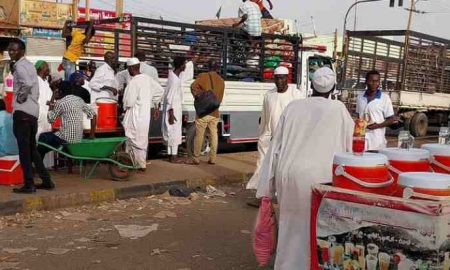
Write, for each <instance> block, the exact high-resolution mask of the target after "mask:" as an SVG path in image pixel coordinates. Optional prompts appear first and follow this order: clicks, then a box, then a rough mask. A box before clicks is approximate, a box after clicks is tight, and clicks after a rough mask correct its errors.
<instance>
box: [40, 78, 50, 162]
mask: <svg viewBox="0 0 450 270" xmlns="http://www.w3.org/2000/svg"><path fill="white" fill-rule="evenodd" d="M38 81H39V99H38V103H39V118H38V130H37V133H36V141H37V140H38V139H39V135H41V134H42V133H44V132H50V131H52V125H51V124H50V123H49V122H48V120H47V114H48V105H47V102H48V101H50V99H51V98H52V95H53V92H52V89H50V85H49V84H48V82H47V81H46V80H44V79H42V78H41V77H40V76H38ZM53 164H54V156H53V152H50V153H49V154H48V155H45V157H44V165H45V167H46V168H50V167H52V166H53Z"/></svg>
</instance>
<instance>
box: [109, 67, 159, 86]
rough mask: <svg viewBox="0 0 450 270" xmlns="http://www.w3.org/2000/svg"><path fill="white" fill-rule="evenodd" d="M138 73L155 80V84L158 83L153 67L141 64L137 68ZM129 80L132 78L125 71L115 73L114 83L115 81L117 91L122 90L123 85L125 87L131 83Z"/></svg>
mask: <svg viewBox="0 0 450 270" xmlns="http://www.w3.org/2000/svg"><path fill="white" fill-rule="evenodd" d="M139 72H140V73H141V74H145V75H147V76H149V77H150V78H152V79H153V80H155V81H156V82H158V83H159V77H158V71H157V70H156V68H155V67H153V66H151V65H149V64H147V63H145V62H141V63H140V67H139ZM131 78H132V77H131V75H130V72H128V70H127V69H125V70H122V71H120V72H117V74H116V81H117V83H118V87H119V88H118V90H123V89H124V85H127V84H128V83H129V82H130V81H131Z"/></svg>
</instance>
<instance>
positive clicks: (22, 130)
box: [13, 111, 51, 187]
mask: <svg viewBox="0 0 450 270" xmlns="http://www.w3.org/2000/svg"><path fill="white" fill-rule="evenodd" d="M37 126H38V124H37V118H36V117H34V116H32V115H29V114H27V113H24V112H22V111H16V112H14V115H13V132H14V136H15V137H16V140H17V145H18V147H19V160H20V164H21V166H22V170H23V174H24V177H25V179H24V180H25V186H27V187H32V186H34V180H33V167H32V164H34V166H35V167H36V170H37V173H38V174H39V177H40V178H41V179H42V181H43V183H44V184H45V183H48V182H51V178H50V174H49V173H48V171H47V169H46V168H45V166H44V162H43V161H42V158H41V156H40V155H39V152H38V151H37V147H36V133H37Z"/></svg>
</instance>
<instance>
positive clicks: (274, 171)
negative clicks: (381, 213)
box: [0, 0, 396, 270]
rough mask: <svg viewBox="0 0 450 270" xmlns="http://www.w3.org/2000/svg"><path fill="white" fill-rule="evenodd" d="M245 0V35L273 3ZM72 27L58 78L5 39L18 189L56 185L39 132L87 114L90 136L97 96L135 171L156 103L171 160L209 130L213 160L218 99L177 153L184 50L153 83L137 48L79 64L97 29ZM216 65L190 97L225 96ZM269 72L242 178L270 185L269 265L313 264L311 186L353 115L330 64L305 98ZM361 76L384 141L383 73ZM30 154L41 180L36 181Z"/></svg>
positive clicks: (343, 148) (56, 134)
mask: <svg viewBox="0 0 450 270" xmlns="http://www.w3.org/2000/svg"><path fill="white" fill-rule="evenodd" d="M243 2H244V3H243V5H242V6H241V9H240V15H241V16H240V17H241V21H240V22H239V23H238V24H237V25H236V26H239V25H244V28H245V30H246V31H247V32H248V33H249V34H250V35H251V36H257V35H260V34H261V32H260V31H261V29H260V24H259V26H258V25H257V23H255V22H256V21H258V20H259V21H260V18H261V16H263V14H265V15H264V16H265V17H269V16H270V13H268V11H267V9H265V7H264V5H263V4H262V0H260V1H253V0H252V1H246V0H244V1H243ZM254 2H257V3H258V4H259V6H258V4H256V3H254ZM268 2H269V4H270V7H272V4H271V3H270V1H268ZM255 8H257V12H256V10H255ZM261 12H262V13H261ZM264 16H263V17H264ZM68 29H69V24H66V26H65V29H64V32H65V33H67V34H66V35H65V37H66V38H67V42H68V46H67V49H66V53H65V54H64V57H63V69H64V73H65V75H64V80H63V78H59V77H58V76H51V74H52V73H51V70H50V67H49V65H48V63H46V62H45V61H38V62H36V63H35V64H34V65H33V64H32V63H31V62H29V61H28V60H27V59H26V57H25V50H26V47H25V43H24V42H23V41H21V40H14V41H12V42H11V43H10V45H9V47H8V51H9V55H10V58H11V60H12V61H13V65H12V72H13V76H14V87H13V93H14V94H13V108H14V111H13V115H12V116H11V115H9V114H8V113H6V111H5V104H4V102H3V101H1V100H0V140H2V143H1V144H0V156H1V155H13V154H18V155H19V158H20V163H21V166H22V169H23V172H24V186H23V187H20V188H15V189H14V190H13V191H14V192H16V193H34V192H35V191H36V189H47V190H52V189H54V188H55V184H54V182H53V181H52V179H51V175H50V174H49V172H48V167H50V166H51V162H52V158H51V157H49V149H48V148H46V147H45V146H42V145H39V146H38V145H37V141H39V142H41V143H43V144H46V145H49V146H52V147H54V148H60V147H63V146H64V145H65V144H70V143H77V142H80V141H81V140H82V139H83V137H84V128H83V119H84V117H85V116H86V117H87V118H88V119H90V120H91V122H90V135H89V138H92V139H93V138H95V131H96V111H95V109H94V107H93V106H92V105H94V104H95V102H96V101H97V99H99V98H108V99H112V100H117V101H119V102H121V105H122V108H123V111H124V118H123V122H122V125H123V128H124V132H125V136H126V137H127V139H128V140H127V144H126V150H127V151H128V152H132V153H133V157H134V158H135V163H136V166H137V167H138V168H139V170H140V171H145V169H146V165H147V161H146V159H147V150H148V149H147V147H148V134H149V128H150V124H151V121H152V120H153V121H154V120H156V119H159V118H160V115H159V114H160V112H162V134H163V138H164V141H165V144H166V146H167V154H168V156H169V161H170V162H173V163H188V164H192V165H198V164H200V159H199V157H200V152H201V147H202V145H203V140H204V136H205V133H206V130H208V131H209V134H210V140H211V153H210V156H209V160H208V163H209V164H215V163H216V158H217V145H218V137H217V126H218V123H219V119H220V112H219V109H218V108H217V107H216V108H214V109H213V110H211V111H208V112H207V113H206V114H202V115H197V117H196V120H195V128H196V135H195V139H194V153H193V157H191V158H189V159H185V158H181V157H179V155H178V148H179V146H180V144H181V143H182V102H183V89H182V85H183V82H184V81H186V80H187V79H191V78H193V71H192V69H193V66H192V62H191V63H188V62H187V60H186V58H185V57H182V56H178V57H174V59H173V64H172V68H173V69H172V70H170V72H169V75H168V82H167V86H166V89H163V88H162V86H161V85H160V83H159V78H158V71H157V69H156V68H154V67H153V66H151V65H149V64H147V63H146V62H145V60H146V55H145V53H144V52H142V51H138V52H136V54H135V55H134V57H132V58H130V59H129V60H128V61H127V69H126V70H123V71H120V72H117V66H118V59H117V56H116V54H115V53H113V52H107V53H105V55H104V64H102V65H101V66H100V67H98V68H97V67H96V65H95V64H94V63H92V62H91V63H89V64H87V65H85V66H82V65H80V66H79V68H78V70H77V69H76V63H77V62H78V61H79V59H80V57H81V53H82V51H83V46H84V44H86V43H87V42H89V40H90V38H92V36H93V35H94V33H95V29H94V27H93V26H92V25H90V26H88V27H87V28H86V30H85V31H80V30H75V29H72V30H71V31H69V30H68ZM69 32H70V34H69ZM187 66H190V68H187ZM219 68H220V63H218V62H216V61H214V60H211V61H210V62H209V66H208V71H207V72H204V73H200V74H199V75H198V76H197V77H196V79H195V81H194V83H193V84H192V85H191V92H192V95H193V96H194V98H195V100H199V99H201V98H203V97H204V96H205V93H206V92H208V91H209V92H212V93H213V94H214V97H215V98H216V99H217V102H219V103H221V102H222V99H223V96H224V91H225V84H224V80H223V78H222V77H221V76H220V74H219V72H218V70H219ZM274 76H275V77H274V80H275V87H274V89H273V90H271V91H268V92H267V93H266V94H265V96H264V102H263V108H262V113H261V121H260V130H259V140H258V154H259V156H258V161H257V168H256V171H255V174H254V175H253V177H252V178H251V179H250V181H249V183H248V185H247V188H248V189H254V190H256V197H257V198H262V197H268V198H274V197H275V194H276V197H277V200H278V203H279V209H280V211H279V223H278V224H279V231H278V245H277V253H276V261H275V269H278V270H280V269H309V256H310V246H309V242H310V240H309V237H310V233H309V230H310V224H309V220H310V219H309V216H310V209H311V207H310V203H311V186H312V185H314V184H316V183H322V182H330V181H331V179H332V173H331V170H330V168H331V167H332V161H333V156H334V154H335V153H336V152H350V151H351V150H352V149H351V147H352V137H353V129H354V119H353V118H352V116H351V114H350V113H349V111H348V110H347V108H346V107H345V106H344V104H342V103H341V102H340V101H337V100H332V99H330V95H331V93H332V92H333V91H334V90H335V82H336V74H335V73H334V71H333V70H331V69H330V68H328V67H322V68H319V69H317V70H316V71H315V72H314V74H313V75H312V80H311V81H312V83H311V84H312V89H313V95H312V96H311V97H309V98H306V99H300V98H301V95H300V90H299V89H297V88H296V87H294V86H290V85H289V84H288V76H289V70H288V69H287V68H285V67H278V68H277V69H276V70H275V72H274ZM366 84H367V90H366V91H365V92H364V93H362V94H361V95H359V96H358V98H357V108H356V114H357V116H356V117H359V118H363V117H364V118H368V119H369V121H368V122H369V125H368V127H367V128H368V132H367V134H366V139H367V141H368V143H367V149H366V150H369V151H378V150H380V149H383V148H385V147H386V139H385V132H386V127H387V126H389V125H391V124H392V123H394V122H395V121H396V117H395V116H394V111H393V107H392V102H391V100H390V98H389V96H388V95H386V94H384V93H383V92H382V91H381V90H380V74H379V73H378V72H377V71H370V72H368V73H367V77H366ZM161 104H162V105H163V106H162V107H161ZM84 115H85V116H84ZM58 118H60V119H61V128H60V129H59V130H56V131H55V130H53V129H52V126H51V123H53V122H54V121H56V119H58ZM11 134H13V135H14V136H12V135H11ZM33 164H34V168H35V171H36V172H37V174H38V175H39V177H40V178H41V180H42V183H41V184H35V182H34V177H33ZM257 202H258V201H256V202H255V203H256V205H257V204H258V203H257ZM299 217H302V218H299Z"/></svg>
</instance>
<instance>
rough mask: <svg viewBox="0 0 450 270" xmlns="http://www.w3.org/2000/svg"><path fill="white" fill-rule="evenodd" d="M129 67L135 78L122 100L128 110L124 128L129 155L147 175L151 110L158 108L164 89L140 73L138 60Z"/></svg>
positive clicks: (129, 61)
mask: <svg viewBox="0 0 450 270" xmlns="http://www.w3.org/2000/svg"><path fill="white" fill-rule="evenodd" d="M127 66H128V72H129V73H130V76H131V77H132V79H131V81H130V83H129V84H128V86H127V88H126V89H125V93H124V96H123V106H124V109H125V110H126V112H125V117H124V120H123V126H124V129H125V136H126V137H127V138H128V141H127V151H132V152H133V155H134V158H135V162H136V163H137V166H138V167H139V169H140V170H141V171H145V168H146V164H147V147H148V131H149V129H150V121H151V109H152V106H153V108H158V107H159V103H160V102H161V99H162V96H163V94H164V89H163V88H162V87H161V86H160V85H159V84H158V83H157V82H155V80H153V79H152V78H150V77H149V76H147V75H146V74H141V73H140V71H139V70H140V67H139V66H140V62H139V60H138V59H137V58H131V59H130V60H128V62H127Z"/></svg>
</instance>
